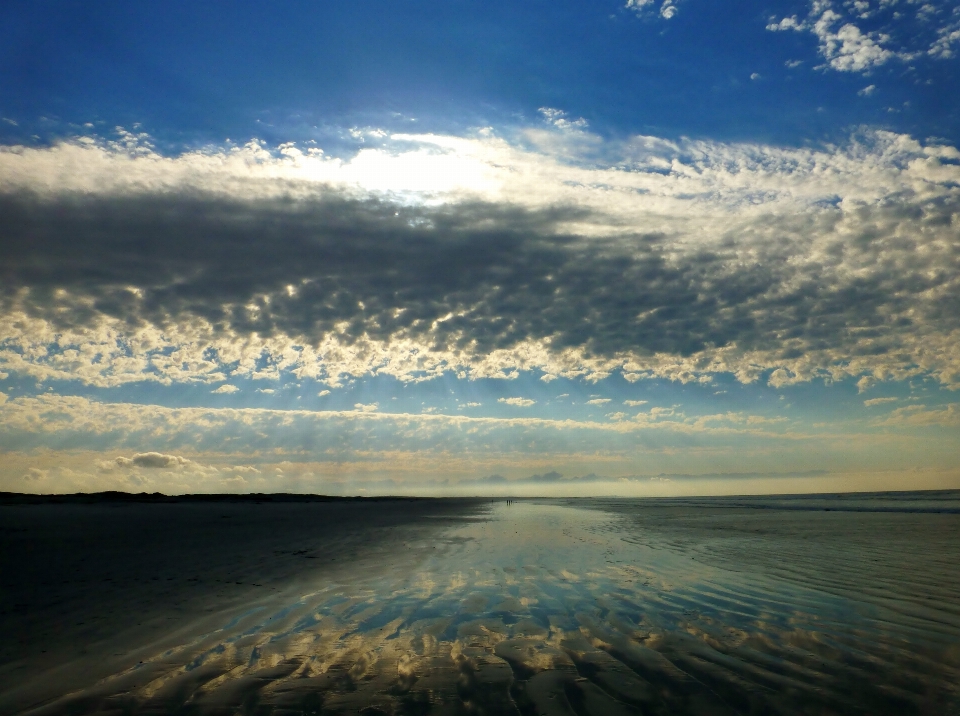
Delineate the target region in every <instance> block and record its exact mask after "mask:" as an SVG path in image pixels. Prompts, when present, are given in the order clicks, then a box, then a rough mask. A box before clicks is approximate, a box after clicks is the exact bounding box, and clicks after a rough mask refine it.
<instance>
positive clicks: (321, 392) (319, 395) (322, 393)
mask: <svg viewBox="0 0 960 716" xmlns="http://www.w3.org/2000/svg"><path fill="white" fill-rule="evenodd" d="M325 395H330V391H329V390H321V391H320V392H319V393H317V397H318V398H322V397H323V396H325Z"/></svg>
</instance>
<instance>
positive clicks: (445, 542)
mask: <svg viewBox="0 0 960 716" xmlns="http://www.w3.org/2000/svg"><path fill="white" fill-rule="evenodd" d="M0 510H2V513H0V519H2V522H0V524H2V528H0V529H2V532H0V534H2V540H3V542H2V545H0V546H2V547H3V557H0V559H2V560H3V563H2V564H0V568H2V569H3V572H0V573H2V574H4V593H3V600H4V601H3V606H2V612H3V613H2V615H0V626H2V628H3V633H4V634H13V635H14V638H12V639H10V638H8V639H6V640H5V641H4V643H3V645H2V647H0V649H2V651H0V712H2V713H36V714H47V713H49V714H54V713H75V714H108V713H110V714H112V713H132V714H136V713H143V714H154V713H184V714H186V713H191V714H192V713H197V714H220V713H224V714H226V713H230V714H233V713H263V714H268V713H274V714H308V713H316V714H348V713H366V714H458V713H487V714H524V715H526V714H577V715H578V716H584V715H585V714H591V715H592V714H597V715H608V714H609V715H616V714H698V715H699V714H960V689H958V684H960V570H958V569H957V568H956V565H957V564H960V496H958V495H957V494H956V493H940V494H930V493H926V494H923V495H905V494H899V495H881V496H858V497H856V498H853V497H851V496H818V497H816V498H792V499H791V498H738V499H732V498H720V499H710V500H528V501H515V502H513V503H512V504H507V503H506V502H504V501H462V500H461V501H456V500H436V501H432V500H424V501H416V502H410V503H395V504H390V503H356V504H348V503H344V504H294V505H290V504H280V505H278V504H270V505H252V504H241V505H230V504H227V505H209V504H207V505H182V504H181V505H141V506H136V507H134V508H133V509H131V506H130V505H124V506H120V505H95V506H91V505H55V506H54V505H44V506H21V507H10V506H7V507H0ZM30 510H33V511H32V512H31V511H30ZM11 546H12V547H15V548H17V549H19V550H20V552H19V554H27V553H29V554H30V555H32V557H31V558H30V559H19V560H16V559H13V560H12V559H11V557H10V553H9V552H8V550H9V549H10V548H11ZM335 560H336V561H335ZM11 564H12V565H13V568H14V569H15V570H19V571H18V572H15V573H16V574H17V575H18V583H17V586H15V587H14V588H13V590H12V591H9V590H8V585H7V582H8V581H9V580H8V578H7V576H6V575H8V574H10V572H8V571H7V570H8V569H10V568H11ZM58 580H59V582H58ZM107 580H109V581H107ZM191 580H193V581H191ZM258 585H259V586H258ZM11 595H13V596H14V598H15V599H16V600H20V601H14V602H11V601H10V600H9V597H10V596H11ZM59 625H62V626H59ZM44 652H45V653H44Z"/></svg>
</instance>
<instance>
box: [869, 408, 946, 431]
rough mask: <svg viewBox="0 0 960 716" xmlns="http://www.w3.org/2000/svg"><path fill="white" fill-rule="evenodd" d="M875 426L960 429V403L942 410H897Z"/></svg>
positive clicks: (877, 421) (876, 422)
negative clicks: (933, 426)
mask: <svg viewBox="0 0 960 716" xmlns="http://www.w3.org/2000/svg"><path fill="white" fill-rule="evenodd" d="M874 425H878V426H885V427H886V426H889V427H928V426H931V425H936V426H941V427H948V428H956V427H960V403H950V404H949V405H945V406H943V407H940V408H927V406H925V405H908V406H906V407H904V408H897V409H896V410H894V411H893V412H892V413H890V415H888V416H887V417H886V418H881V419H878V420H876V421H875V422H874Z"/></svg>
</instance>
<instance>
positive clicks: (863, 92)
mask: <svg viewBox="0 0 960 716" xmlns="http://www.w3.org/2000/svg"><path fill="white" fill-rule="evenodd" d="M876 91H877V86H876V85H867V86H866V87H864V88H863V89H862V90H860V91H858V92H857V94H858V95H860V96H861V97H869V96H870V95H872V94H873V93H874V92H876Z"/></svg>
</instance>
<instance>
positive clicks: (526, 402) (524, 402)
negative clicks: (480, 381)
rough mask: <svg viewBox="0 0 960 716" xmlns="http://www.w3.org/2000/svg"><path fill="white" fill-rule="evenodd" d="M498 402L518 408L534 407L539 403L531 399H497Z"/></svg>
mask: <svg viewBox="0 0 960 716" xmlns="http://www.w3.org/2000/svg"><path fill="white" fill-rule="evenodd" d="M497 402H498V403H506V404H507V405H515V406H517V407H518V408H526V407H529V406H531V405H534V404H535V403H536V402H537V401H536V400H531V399H530V398H497Z"/></svg>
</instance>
